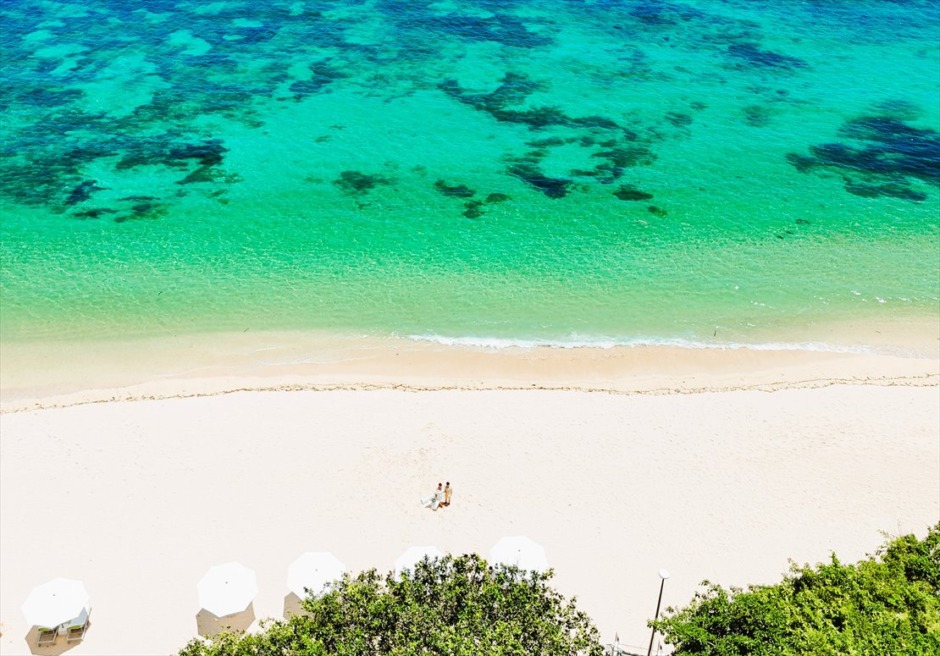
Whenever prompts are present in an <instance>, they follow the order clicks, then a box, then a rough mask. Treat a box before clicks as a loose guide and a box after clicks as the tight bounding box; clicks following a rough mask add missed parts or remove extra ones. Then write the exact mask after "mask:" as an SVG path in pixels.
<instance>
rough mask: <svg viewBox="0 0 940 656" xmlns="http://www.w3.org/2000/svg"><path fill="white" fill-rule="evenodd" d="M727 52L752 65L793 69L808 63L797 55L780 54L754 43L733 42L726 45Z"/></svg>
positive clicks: (803, 66) (805, 65)
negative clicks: (763, 48) (762, 48)
mask: <svg viewBox="0 0 940 656" xmlns="http://www.w3.org/2000/svg"><path fill="white" fill-rule="evenodd" d="M728 54H729V55H731V56H732V57H734V58H735V59H739V60H743V61H746V62H748V63H749V64H751V65H753V66H760V67H764V68H777V69H783V70H795V69H799V68H807V67H808V64H807V63H806V62H805V61H803V60H802V59H800V58H799V57H791V56H790V55H782V54H780V53H778V52H773V51H772V50H761V48H760V47H758V45H757V44H756V43H735V44H733V45H730V46H728Z"/></svg>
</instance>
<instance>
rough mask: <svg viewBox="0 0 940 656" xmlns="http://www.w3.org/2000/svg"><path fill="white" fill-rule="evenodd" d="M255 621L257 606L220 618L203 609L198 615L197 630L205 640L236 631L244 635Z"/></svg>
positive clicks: (251, 605) (251, 604)
mask: <svg viewBox="0 0 940 656" xmlns="http://www.w3.org/2000/svg"><path fill="white" fill-rule="evenodd" d="M254 621H255V605H254V603H250V604H248V608H246V609H245V610H243V611H242V612H240V613H232V614H231V615H226V616H225V617H218V616H217V615H213V614H212V613H210V612H209V611H207V610H205V609H203V610H200V611H199V612H198V613H196V630H197V631H198V632H199V635H201V636H202V637H204V638H210V637H212V636H214V635H215V634H217V633H221V632H222V631H236V632H241V633H244V632H245V631H247V630H248V627H249V626H251V623H252V622H254Z"/></svg>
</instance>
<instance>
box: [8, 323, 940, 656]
mask: <svg viewBox="0 0 940 656" xmlns="http://www.w3.org/2000/svg"><path fill="white" fill-rule="evenodd" d="M187 339H188V340H189V341H188V342H185V343H178V344H177V346H178V347H179V349H180V352H185V351H189V352H190V353H191V357H190V358H188V359H187V360H183V361H175V362H174V361H168V360H166V359H165V356H166V354H167V351H165V350H160V349H155V350H153V351H150V352H148V351H147V350H145V349H140V348H134V347H133V346H132V345H127V346H126V347H125V346H122V345H116V346H113V347H112V348H111V349H110V350H109V351H108V350H104V349H102V350H101V351H97V352H96V351H95V350H94V349H91V350H89V349H84V350H83V349H75V350H74V351H72V352H69V351H68V348H67V345H65V346H63V348H62V349H56V348H54V349H49V348H47V349H45V351H42V352H38V353H37V352H33V353H29V352H28V349H22V350H19V351H17V350H16V349H11V348H9V347H8V345H7V346H4V352H3V353H4V361H3V364H4V366H3V381H2V382H3V387H2V391H3V394H2V401H3V415H2V417H0V422H2V429H3V430H2V432H0V448H2V457H0V488H2V489H0V492H2V494H0V622H2V625H3V627H2V633H3V635H2V638H0V651H2V653H4V654H20V653H27V646H26V642H25V641H24V639H23V638H24V636H25V635H26V633H27V631H28V629H29V627H27V626H25V621H24V619H23V618H22V615H21V613H20V610H19V606H20V604H21V603H22V602H23V600H24V599H25V598H26V596H27V595H28V593H29V590H30V589H31V588H32V587H33V586H35V585H37V584H39V583H41V582H43V581H45V580H47V579H49V578H52V577H55V576H67V577H74V578H79V579H82V580H83V581H84V582H85V583H86V586H87V587H88V589H89V592H90V594H91V596H92V601H93V604H94V612H93V615H92V619H93V623H94V626H93V628H92V630H91V631H89V633H88V636H87V639H86V642H85V643H83V644H82V645H80V646H79V647H76V648H75V649H73V650H70V652H69V653H74V654H127V653H134V654H138V653H140V654H144V653H147V654H151V653H164V654H165V653H170V652H173V651H174V650H176V649H178V648H179V647H180V646H181V645H182V644H184V643H185V642H186V640H187V639H188V638H190V637H191V636H192V635H193V634H194V632H195V629H196V619H195V616H196V613H197V611H198V610H199V609H198V604H197V599H196V590H195V586H196V583H197V582H198V580H199V578H200V577H201V576H202V574H203V573H204V572H205V570H206V569H207V568H208V567H209V566H211V565H213V564H217V563H221V562H225V561H227V560H232V559H234V560H238V561H240V562H242V563H244V564H245V565H247V566H249V567H252V568H254V569H256V570H257V573H258V580H259V587H260V592H259V595H258V597H257V599H256V600H255V604H254V606H255V609H256V611H257V614H258V616H259V617H265V616H274V615H278V614H280V612H281V610H282V608H283V601H284V595H285V594H286V593H287V590H286V581H285V578H286V568H287V566H288V564H289V563H290V562H291V561H292V560H294V558H296V557H297V556H298V555H300V553H302V552H304V551H317V550H327V551H332V552H333V553H334V554H335V555H336V556H337V557H339V558H340V559H341V560H343V561H344V562H345V563H346V564H347V565H348V566H349V567H350V568H352V569H354V570H356V569H361V568H366V567H378V568H380V569H389V568H391V567H392V563H393V561H394V559H395V558H396V557H397V556H398V555H399V554H400V553H401V552H402V551H403V550H404V549H405V548H407V547H408V546H411V545H417V544H434V545H436V546H438V547H439V548H441V549H444V550H450V551H453V552H465V551H478V552H481V553H484V554H485V553H486V551H487V550H488V549H489V548H490V547H491V546H492V544H493V543H495V542H496V541H497V540H498V539H499V538H500V537H502V536H504V535H516V534H525V535H528V536H529V537H531V538H533V539H535V540H537V541H538V542H540V543H541V544H543V545H544V546H545V548H546V551H547V554H548V557H549V560H550V561H551V563H552V565H553V566H554V567H555V568H556V572H557V574H556V579H555V580H556V584H557V586H558V588H559V589H560V590H561V591H562V592H564V593H565V594H568V595H577V596H578V598H579V603H580V606H581V607H582V608H583V609H584V610H586V611H587V612H588V613H589V614H590V615H591V616H592V617H593V618H594V619H595V621H596V622H597V624H598V626H599V628H600V629H601V632H602V637H603V639H604V640H605V641H610V640H611V639H612V638H613V635H614V633H617V634H619V636H620V638H621V640H622V641H623V642H626V643H632V644H636V645H639V646H643V647H645V644H646V641H648V639H649V634H648V632H647V629H646V628H645V621H646V619H647V618H648V617H649V616H650V615H651V614H652V612H653V610H654V607H655V601H656V600H655V595H656V592H657V591H658V581H659V579H658V577H657V575H656V571H657V570H658V569H659V568H660V567H665V568H667V569H669V570H670V571H671V572H672V574H673V576H672V578H671V579H670V580H669V581H668V583H667V585H666V591H665V595H664V603H665V604H678V603H684V602H685V601H687V600H688V599H689V598H690V597H691V595H692V593H693V591H694V590H695V589H696V585H697V584H698V582H699V581H700V580H701V579H703V578H709V579H711V580H713V581H717V582H721V583H723V584H726V585H743V584H747V583H753V582H769V581H773V580H776V579H778V578H779V575H780V574H781V573H782V572H783V571H784V570H786V568H787V559H788V558H793V559H794V560H796V561H798V562H806V561H808V562H817V561H819V560H823V559H826V558H827V557H828V554H829V552H830V551H831V550H836V551H837V552H838V554H839V556H840V557H841V558H843V559H846V560H852V559H857V558H859V557H861V556H862V555H864V554H865V553H866V552H870V551H872V550H874V549H875V548H876V547H877V546H878V545H879V544H880V543H881V542H882V539H883V538H882V535H881V533H880V532H881V531H886V532H888V533H892V534H897V533H906V532H915V533H918V534H921V535H922V534H924V533H925V532H926V528H927V526H928V525H930V524H932V523H934V522H936V521H938V519H940V437H938V435H940V404H938V400H940V386H938V384H940V371H938V369H940V360H938V358H937V357H936V354H935V353H934V352H933V351H932V349H935V348H936V345H935V344H936V343H935V342H934V343H933V345H931V342H930V339H929V336H928V338H926V339H924V340H923V341H922V342H921V343H920V344H919V346H918V348H916V349H911V348H910V344H908V343H905V344H903V345H896V346H898V348H894V349H880V350H878V351H877V352H864V351H853V352H844V353H833V352H813V351H752V350H690V349H677V348H663V347H661V348H652V349H642V348H632V349H518V350H516V351H514V350H513V349H502V350H500V351H498V352H495V353H494V352H492V351H488V350H486V349H473V348H469V349H467V348H453V347H444V346H442V345H427V344H417V345H415V344H411V345H408V346H409V348H407V349H403V348H399V349H398V350H397V351H396V350H392V351H388V350H383V349H382V348H381V345H376V344H375V343H371V342H368V341H365V342H362V343H359V344H356V345H353V346H354V348H353V349H352V350H350V349H349V348H348V347H349V345H348V344H346V345H343V344H332V345H330V344H324V343H323V342H322V340H321V341H320V342H319V345H320V347H319V350H317V351H316V357H315V358H311V357H310V351H309V349H308V347H307V346H304V345H297V344H296V343H294V344H293V345H291V344H288V343H276V342H269V347H270V348H269V350H267V351H262V352H261V353H266V355H264V356H263V357H259V352H258V351H257V346H258V344H257V342H253V341H252V340H251V339H248V338H245V341H244V342H243V343H241V346H238V345H237V344H236V342H234V341H231V340H226V341H225V343H224V344H223V343H222V342H216V343H215V347H213V343H212V342H210V341H206V342H199V339H198V338H187ZM901 346H903V348H901ZM138 347H139V345H138ZM125 348H126V350H123V349H125ZM344 348H345V350H344ZM292 349H293V350H292ZM196 354H198V355H196ZM105 355H107V357H105ZM7 356H10V359H8V357H7ZM297 356H300V357H297ZM42 357H46V358H48V359H49V367H48V368H43V367H42V366H38V367H37V362H40V361H41V359H42ZM37 358H39V359H38V360H37ZM29 362H32V365H33V369H30V367H28V366H26V365H27V364H28V363H29ZM56 362H58V363H60V365H58V366H57V365H56V364H55V363H56ZM265 388H266V389H269V390H277V391H259V390H261V389H265ZM235 390H254V391H235ZM147 397H153V399H152V400H148V399H147ZM111 399H138V400H124V401H118V402H110V401H111ZM441 479H449V480H451V481H453V482H454V484H455V489H456V493H455V503H454V505H453V507H451V508H449V509H447V510H446V511H442V512H438V513H432V512H430V511H427V510H423V509H421V508H420V507H419V506H418V504H417V499H418V498H419V497H420V496H422V495H426V494H427V493H428V491H429V488H430V486H433V485H434V484H435V483H436V482H437V481H438V480H441ZM50 518H53V519H54V520H55V521H56V522H57V523H56V528H54V529H53V530H51V531H50V529H49V528H48V524H49V520H50ZM153 626H158V627H160V630H159V631H157V632H153V631H147V627H153ZM145 633H146V634H147V635H148V636H150V637H148V638H147V639H142V638H141V637H140V636H141V635H143V634H145Z"/></svg>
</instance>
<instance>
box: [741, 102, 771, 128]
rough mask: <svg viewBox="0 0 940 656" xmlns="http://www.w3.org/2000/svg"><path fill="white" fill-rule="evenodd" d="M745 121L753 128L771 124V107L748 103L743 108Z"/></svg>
mask: <svg viewBox="0 0 940 656" xmlns="http://www.w3.org/2000/svg"><path fill="white" fill-rule="evenodd" d="M742 111H743V112H744V122H745V123H746V124H747V125H749V126H750V127H752V128H763V127H767V126H768V125H770V109H768V108H767V107H764V106H763V105H748V106H747V107H745V108H744V109H743V110H742Z"/></svg>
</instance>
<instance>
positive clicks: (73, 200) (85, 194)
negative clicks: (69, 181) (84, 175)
mask: <svg viewBox="0 0 940 656" xmlns="http://www.w3.org/2000/svg"><path fill="white" fill-rule="evenodd" d="M103 189H104V187H99V186H98V181H97V180H85V181H83V182H82V183H81V184H79V185H78V186H77V187H75V188H74V189H72V191H71V193H70V194H69V196H68V198H66V199H65V204H66V205H77V204H78V203H82V202H84V201H86V200H88V199H89V198H91V196H92V194H94V193H95V192H96V191H102V190H103Z"/></svg>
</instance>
